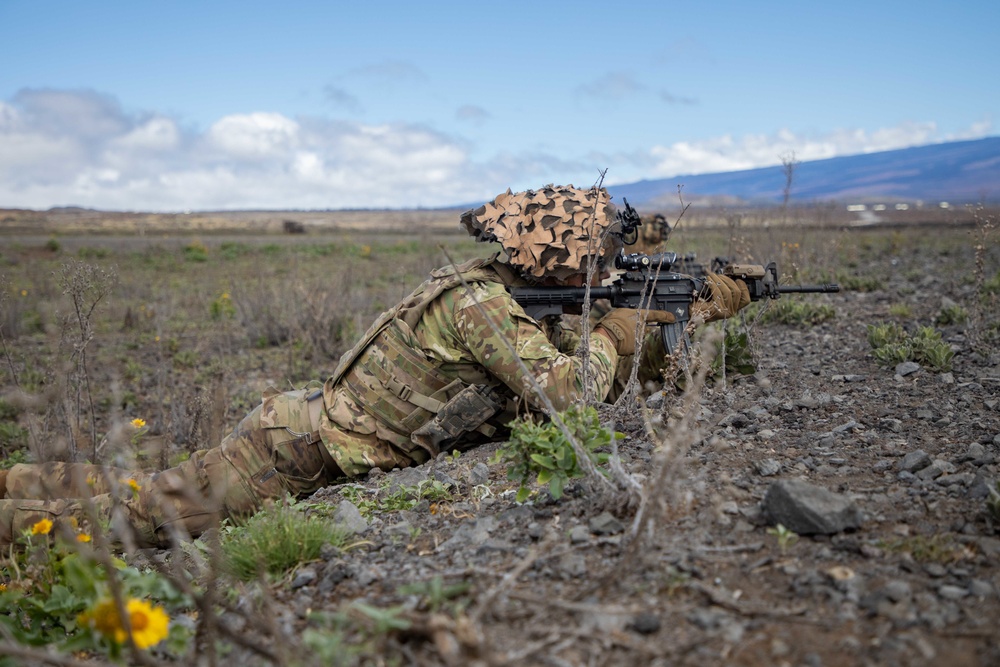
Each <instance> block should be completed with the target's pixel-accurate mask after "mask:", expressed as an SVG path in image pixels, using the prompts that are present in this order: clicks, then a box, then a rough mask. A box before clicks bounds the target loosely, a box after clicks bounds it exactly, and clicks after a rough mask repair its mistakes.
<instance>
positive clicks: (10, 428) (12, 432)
mask: <svg viewBox="0 0 1000 667" xmlns="http://www.w3.org/2000/svg"><path fill="white" fill-rule="evenodd" d="M27 445H28V431H27V430H25V429H23V428H21V427H20V426H18V425H17V424H15V423H14V422H9V421H5V422H0V451H12V450H16V449H21V448H22V447H26V446H27Z"/></svg>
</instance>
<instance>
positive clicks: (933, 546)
mask: <svg viewBox="0 0 1000 667" xmlns="http://www.w3.org/2000/svg"><path fill="white" fill-rule="evenodd" d="M878 546H879V548H881V549H883V550H884V551H888V552H890V553H908V554H910V555H911V556H913V560H916V561H919V562H922V563H926V562H935V563H954V562H955V561H959V560H962V559H963V558H965V557H966V556H968V552H967V551H966V549H965V547H963V546H962V545H959V544H956V543H955V541H954V540H953V539H952V538H951V537H950V536H948V535H945V534H943V533H937V534H934V535H930V536H927V535H912V536H910V537H902V538H899V539H894V540H882V541H879V542H878Z"/></svg>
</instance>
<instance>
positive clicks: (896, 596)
mask: <svg viewBox="0 0 1000 667" xmlns="http://www.w3.org/2000/svg"><path fill="white" fill-rule="evenodd" d="M882 591H883V592H884V593H885V596H886V597H887V598H888V599H890V600H892V601H893V602H901V601H904V600H909V599H910V596H911V595H913V590H912V589H911V588H910V584H908V583H907V582H905V581H903V580H902V579H893V580H892V581H890V582H888V583H887V584H886V585H885V586H883V587H882Z"/></svg>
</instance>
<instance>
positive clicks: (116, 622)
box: [0, 519, 191, 665]
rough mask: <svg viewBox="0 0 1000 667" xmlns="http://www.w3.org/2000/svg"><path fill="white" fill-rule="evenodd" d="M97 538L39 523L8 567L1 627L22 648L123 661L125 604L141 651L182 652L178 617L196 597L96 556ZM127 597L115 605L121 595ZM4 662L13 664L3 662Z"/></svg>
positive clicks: (1, 593)
mask: <svg viewBox="0 0 1000 667" xmlns="http://www.w3.org/2000/svg"><path fill="white" fill-rule="evenodd" d="M90 540H91V538H90V534H89V533H88V532H85V531H80V530H79V529H78V528H77V527H75V526H73V525H72V523H69V524H65V525H56V524H53V522H52V521H50V520H48V519H43V520H40V521H38V522H37V523H36V524H34V526H32V527H31V528H29V529H27V530H26V531H25V532H24V534H22V535H21V536H20V538H19V542H20V543H21V544H22V545H23V547H24V548H23V549H20V550H12V551H11V552H10V554H9V556H10V557H9V558H8V559H6V560H5V562H4V565H3V579H4V581H5V583H4V584H2V585H0V625H2V626H3V628H4V632H3V634H4V635H5V636H7V637H10V638H13V639H14V640H16V641H17V642H18V643H20V644H24V645H28V646H44V647H52V648H56V649H58V650H59V651H62V652H64V653H66V654H69V653H75V652H80V651H84V652H88V653H91V652H94V653H97V654H100V655H105V656H108V657H109V658H111V659H112V660H116V661H117V660H120V659H121V658H122V651H123V648H124V646H125V641H126V639H127V632H126V630H125V629H124V627H123V623H122V622H121V620H120V619H119V615H118V605H119V603H120V604H121V606H122V607H123V608H124V609H125V611H126V613H127V614H128V615H129V618H130V623H131V626H132V633H133V639H134V640H135V643H136V645H137V646H138V647H139V648H141V649H145V648H149V647H151V646H153V645H156V644H160V642H161V641H162V640H163V639H166V642H164V643H163V644H160V645H161V646H162V647H163V648H164V649H165V650H167V651H169V652H173V653H180V652H182V651H183V650H184V648H185V646H186V643H187V631H186V630H185V629H184V627H183V626H180V625H175V624H170V623H169V621H170V615H171V613H173V612H176V611H180V610H182V609H185V608H188V607H190V606H191V600H190V599H189V598H188V597H187V596H185V595H184V594H182V593H181V592H180V591H179V590H178V589H177V588H176V587H174V586H173V585H172V584H171V583H170V582H169V581H168V580H167V579H166V578H165V577H164V576H163V575H161V574H159V573H157V572H153V571H140V570H138V569H136V568H134V567H127V566H126V565H125V563H124V562H122V561H120V560H117V559H113V558H108V557H107V554H105V557H104V558H97V557H95V556H96V553H97V552H95V551H92V550H91V549H90ZM116 589H117V590H118V591H119V595H120V597H119V598H118V600H117V601H116V599H115V593H114V591H115V590H116ZM0 664H2V665H8V664H11V665H12V664H14V663H12V662H10V661H9V660H7V661H5V659H3V658H0Z"/></svg>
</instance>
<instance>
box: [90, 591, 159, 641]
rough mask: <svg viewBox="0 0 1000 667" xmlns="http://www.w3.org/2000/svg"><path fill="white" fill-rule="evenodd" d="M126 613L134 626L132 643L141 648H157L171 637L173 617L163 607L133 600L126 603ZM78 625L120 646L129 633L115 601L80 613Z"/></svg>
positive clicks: (105, 601)
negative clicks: (168, 636) (171, 619)
mask: <svg viewBox="0 0 1000 667" xmlns="http://www.w3.org/2000/svg"><path fill="white" fill-rule="evenodd" d="M125 612H126V613H127V614H128V622H129V625H130V626H131V627H132V641H134V642H135V645H136V646H137V647H138V648H141V649H143V648H149V647H150V646H155V645H156V644H159V643H160V642H161V641H163V640H164V639H166V638H167V635H168V634H169V632H170V630H169V625H170V616H168V615H167V612H165V611H164V610H163V607H159V606H157V607H154V606H153V605H151V604H149V603H148V602H146V601H145V600H137V599H135V598H132V599H131V600H129V601H128V602H127V603H125ZM77 622H78V623H79V624H80V625H84V626H87V627H90V628H93V629H94V630H97V631H98V632H100V633H101V634H102V635H104V636H105V637H107V638H108V639H111V640H112V641H114V642H116V643H118V644H124V643H125V640H126V639H127V638H128V633H127V632H126V631H125V628H124V627H122V621H121V618H120V617H119V616H118V608H117V607H116V605H115V601H114V600H103V601H101V602H99V603H97V605H96V606H95V607H94V608H93V609H91V610H90V611H86V612H84V613H82V614H80V615H79V616H78V617H77Z"/></svg>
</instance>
